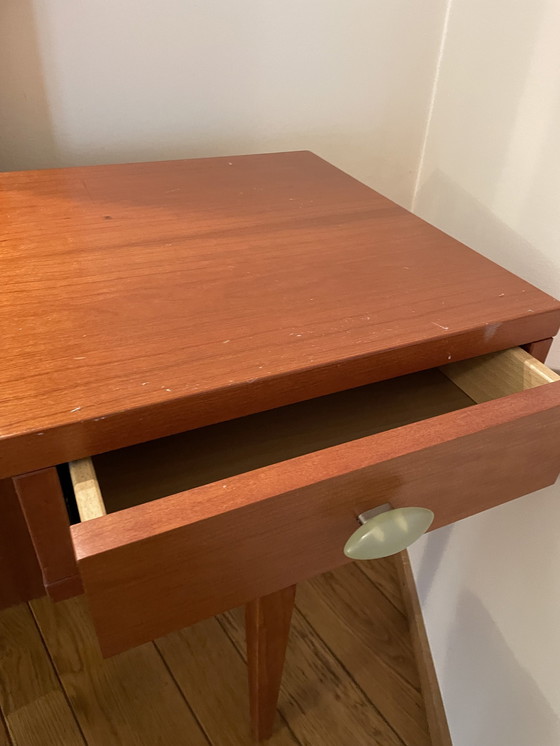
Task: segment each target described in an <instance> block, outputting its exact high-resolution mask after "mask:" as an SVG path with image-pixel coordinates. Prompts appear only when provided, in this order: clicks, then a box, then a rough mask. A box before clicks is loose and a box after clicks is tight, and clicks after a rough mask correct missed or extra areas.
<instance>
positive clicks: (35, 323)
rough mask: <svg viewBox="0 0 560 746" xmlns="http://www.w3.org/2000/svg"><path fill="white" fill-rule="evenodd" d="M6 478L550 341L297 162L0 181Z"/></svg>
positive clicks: (389, 213) (351, 189) (510, 303)
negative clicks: (189, 430)
mask: <svg viewBox="0 0 560 746" xmlns="http://www.w3.org/2000/svg"><path fill="white" fill-rule="evenodd" d="M0 224H1V225H2V232H1V233H2V235H1V237H0V240H1V243H0V247H1V251H0V276H1V281H2V292H1V299H0V308H1V311H0V337H1V342H0V350H1V361H2V365H1V367H0V477H4V476H11V475H14V474H18V473H22V472H25V471H30V470H33V469H37V468H42V467H44V466H49V465H53V464H57V463H60V462H62V461H66V460H70V459H74V458H78V457H82V456H86V455H91V454H95V453H99V452H103V451H107V450H110V449H113V448H117V447H121V446H125V445H130V444H132V443H136V442H140V441H144V440H148V439H151V438H155V437H160V436H164V435H168V434H171V433H175V432H180V431H182V430H186V429H189V428H193V427H198V426H202V425H207V424H210V423H212V422H217V421H220V420H224V419H229V418H232V417H236V416H241V415H244V414H248V413H251V412H256V411H259V410H263V409H268V408H271V407H274V406H279V405H283V404H287V403H290V402H295V401H298V400H303V399H307V398H311V397H314V396H319V395H323V394H326V393H331V392H334V391H337V390H342V389H345V388H349V387H352V386H358V385H361V384H364V383H368V382H373V381H376V380H381V379H384V378H389V377H393V376H396V375H401V374H404V373H408V372H411V371H415V370H420V369H424V368H428V367H433V366H437V365H441V364H443V363H446V362H447V361H448V360H458V359H462V358H466V357H473V356H475V355H478V354H483V353H486V352H491V351H494V350H499V349H504V348H506V347H510V346H514V345H519V344H525V343H528V342H533V341H537V340H540V339H544V338H547V337H552V336H554V335H555V334H556V332H557V330H558V327H559V324H560V304H559V303H558V302H557V301H555V300H554V299H553V298H551V297H550V296H548V295H546V294H545V293H543V292H541V291H539V290H537V289H536V288H534V287H533V286H531V285H530V284H528V283H527V282H524V281H523V280H521V279H520V278H518V277H516V276H515V275H512V274H510V273H509V272H507V271H506V270H504V269H502V268H501V267H499V266H497V265H496V264H494V263H492V262H490V261H488V260H487V259H485V258H483V257H482V256H480V255H479V254H477V253H476V252H474V251H472V250H470V249H468V248H467V247H465V246H463V245H462V244H460V243H458V242H457V241H455V240H453V239H452V238H450V237H449V236H447V235H445V234H444V233H442V232H440V231H438V230H437V229H435V228H433V227H432V226H430V225H428V224H427V223H425V222H424V221H422V220H420V219H419V218H417V217H415V216H413V215H412V214H411V213H409V212H407V211H406V210H404V209H403V208H401V207H398V206H397V205H395V204H394V203H392V202H391V201H389V200H388V199H386V198H384V197H382V196H381V195H379V194H377V193H375V192H374V191H372V190H371V189H369V188H368V187H366V186H364V185H363V184H360V183H359V182H357V181H355V180H354V179H352V178H351V177H350V176H348V175H346V174H344V173H342V172H341V171H339V170H338V169H336V168H334V167H333V166H331V165H329V164H328V163H326V162H325V161H323V160H322V159H320V158H319V157H317V156H315V155H313V154H312V153H309V152H293V153H277V154H267V155H251V156H237V157H230V158H227V157H226V158H211V159H198V160H183V161H168V162H157V163H136V164H125V165H111V166H94V167H83V168H81V167H80V168H70V169H55V170H45V171H26V172H15V173H4V174H0Z"/></svg>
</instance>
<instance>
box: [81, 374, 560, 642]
mask: <svg viewBox="0 0 560 746" xmlns="http://www.w3.org/2000/svg"><path fill="white" fill-rule="evenodd" d="M559 439H560V382H556V383H550V384H548V385H545V386H540V387H537V388H534V389H530V390H527V391H522V392H520V393H518V394H515V395H512V396H507V397H504V398H503V399H498V400H496V401H491V402H485V403H483V404H479V405H477V406H475V407H469V408H467V409H463V410H461V411H459V412H450V413H448V414H442V415H440V416H439V417H435V418H432V419H431V420H427V421H424V422H416V423H413V424H411V425H407V426H405V427H401V428H396V429H394V430H391V431H389V432H383V433H379V434H377V435H373V436H370V437H367V438H362V439H360V440H356V441H353V442H351V443H345V444H343V445H339V446H335V447H333V448H328V449H325V450H323V451H319V452H316V453H312V454H308V455H306V456H301V457H299V458H296V459H291V460H290V461H286V462H283V463H280V464H273V465H271V466H268V467H264V468H262V469H257V470H255V471H252V472H248V473H245V474H240V475H238V476H235V477H232V478H231V479H226V480H221V481H218V482H214V483H212V484H209V485H205V486H202V487H198V488H195V489H193V490H190V491H188V492H185V493H179V494H176V495H172V496H170V497H166V498H162V499H160V500H156V501H154V502H151V503H146V504H143V505H139V506H137V507H134V508H129V509H126V510H122V511H120V512H118V513H113V514H109V515H106V516H103V517H102V518H97V519H94V520H92V521H87V522H86V523H82V524H77V525H75V526H72V528H71V532H72V536H73V541H74V546H75V549H76V556H77V559H78V564H79V568H80V573H81V575H82V578H83V581H84V586H85V588H86V592H87V594H88V596H89V599H90V603H91V608H92V613H93V617H94V621H95V624H96V627H97V631H98V634H99V638H100V641H101V644H102V647H103V649H104V651H105V653H106V654H111V653H114V652H117V651H118V650H122V649H125V648H126V647H130V646H132V645H135V644H138V643H140V642H143V641H145V640H148V639H152V638H153V637H155V636H157V635H160V634H165V633H166V632H168V631H171V630H172V629H176V628H179V627H181V626H185V625H187V624H190V623H193V622H195V621H198V620H199V619H202V618H205V617H208V616H211V615H213V614H215V613H218V612H220V611H223V610H225V609H228V608H231V607H233V606H236V605H238V604H242V603H246V602H248V601H250V600H251V599H253V598H256V597H258V596H261V595H265V594H267V593H272V592H274V591H276V590H279V589H280V588H284V587H287V586H288V585H292V584H294V583H297V582H299V581H301V580H302V579H304V578H308V577H312V576H314V575H317V574H319V573H322V572H325V571H327V570H330V569H332V568H334V567H337V566H339V565H341V564H344V562H345V561H346V560H345V558H344V555H343V554H342V548H343V546H344V543H345V542H346V540H347V538H348V536H349V535H350V534H351V533H352V531H353V530H354V529H355V526H356V516H357V515H359V514H360V513H362V512H364V510H366V509H370V508H373V507H375V506H376V505H380V504H382V503H385V502H391V504H392V505H393V506H394V507H404V506H414V505H422V506H424V507H428V508H431V509H432V510H433V511H434V512H435V516H436V517H435V521H434V523H433V528H436V527H438V526H441V525H445V524H447V523H449V522H452V521H456V520H459V519H461V518H464V517H466V516H469V515H473V514H474V513H477V512H480V511H482V510H486V509H488V508H490V507H493V506H495V505H498V504H500V503H502V502H504V501H506V500H511V499H513V498H515V497H520V496H521V495H524V494H527V493H528V492H531V491H533V490H535V489H539V488H541V487H544V486H546V485H548V484H551V483H552V482H554V480H555V479H556V477H557V475H558V472H559V471H560V453H559V452H558V448H557V443H558V440H559ZM535 463H538V464H539V468H538V469H535V468H534V465H535ZM186 599H188V601H189V602H188V604H187V603H186V602H185V601H186ZM163 600H165V603H163Z"/></svg>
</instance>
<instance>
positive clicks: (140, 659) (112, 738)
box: [26, 597, 208, 746]
mask: <svg viewBox="0 0 560 746" xmlns="http://www.w3.org/2000/svg"><path fill="white" fill-rule="evenodd" d="M31 605H32V609H33V613H34V614H35V618H36V620H37V623H38V625H39V627H40V629H41V632H42V634H43V637H44V638H45V640H46V643H47V645H48V648H49V650H50V653H51V655H52V658H53V661H54V664H55V666H56V668H57V671H58V674H59V676H60V679H61V681H62V684H63V686H64V688H65V690H66V693H67V696H68V699H69V701H70V703H71V705H72V708H73V710H74V713H75V715H76V717H77V719H78V722H79V723H80V726H81V728H82V730H83V732H84V734H85V737H86V740H87V743H88V746H109V744H119V746H160V745H161V746H169V745H170V744H173V746H208V741H207V739H206V736H205V735H204V734H203V732H202V730H201V729H200V727H199V726H198V723H197V722H196V720H195V718H194V716H193V714H192V712H191V710H190V709H189V707H188V706H187V704H186V702H185V700H184V699H183V697H182V695H181V693H180V691H179V689H178V688H177V686H176V684H175V682H174V680H173V678H172V677H171V675H170V674H169V671H168V670H167V668H166V667H165V665H164V663H163V661H162V659H161V657H160V655H159V654H158V651H157V650H156V648H155V646H154V645H153V644H152V643H149V644H146V645H143V646H141V647H139V648H135V649H134V650H130V651H128V652H126V653H122V654H121V655H117V656H114V657H113V658H109V659H105V660H104V659H103V658H101V654H100V652H99V648H98V645H97V642H96V640H95V635H94V631H93V627H92V623H91V619H90V615H89V612H88V610H87V607H86V605H85V600H84V599H83V597H76V598H72V599H69V600H68V601H64V602H61V603H58V604H53V603H52V602H51V601H50V600H49V599H47V598H43V599H39V600H37V601H33V602H32V604H31ZM44 743H45V742H43V746H44ZM53 743H65V742H64V741H60V742H56V741H53ZM26 746H27V744H26ZM65 746H66V744H65Z"/></svg>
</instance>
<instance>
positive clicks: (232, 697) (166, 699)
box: [0, 559, 430, 746]
mask: <svg viewBox="0 0 560 746" xmlns="http://www.w3.org/2000/svg"><path fill="white" fill-rule="evenodd" d="M242 621H243V614H242V611H241V610H235V611H232V612H229V613H227V614H224V615H222V616H220V617H217V618H215V619H210V620H208V621H205V622H201V623H200V624H198V625H196V626H194V627H190V628H188V629H184V630H182V631H180V632H177V633H174V634H171V635H168V636H167V637H164V638H162V639H159V640H157V641H156V642H155V643H150V644H147V645H144V646H142V647H141V648H137V649H135V650H131V651H129V652H127V653H123V654H121V655H118V656H115V657H114V658H111V659H109V660H103V659H102V658H101V657H100V654H99V652H98V649H97V646H96V643H95V638H94V634H93V631H92V627H91V622H90V619H89V615H88V611H87V607H86V605H85V602H84V600H83V598H74V599H71V600H69V601H65V602H63V603H60V604H53V603H51V602H50V601H49V600H47V599H46V598H43V599H39V600H37V601H33V602H31V604H29V606H28V605H21V606H16V607H13V608H11V609H7V610H5V611H2V612H0V678H1V682H0V683H1V689H0V705H1V710H2V718H3V719H2V720H1V721H0V746H8V745H10V744H12V745H13V746H74V744H76V745H77V744H82V745H83V744H84V743H85V744H90V746H137V745H144V744H145V745H146V746H159V745H160V744H161V746H183V745H184V746H208V745H209V744H212V745H213V746H238V745H241V744H250V743H251V738H250V735H249V727H248V714H247V713H248V702H247V684H246V672H245V664H244V654H245V653H244V638H243V626H242ZM268 743H269V744H274V746H296V745H297V744H300V745H301V746H331V744H332V746H402V745H403V744H405V745H406V746H428V745H429V744H430V738H429V735H428V726H427V723H426V714H425V710H424V703H423V701H422V697H421V694H420V685H419V680H418V672H417V669H416V665H415V661H414V656H413V653H412V648H411V641H410V637H409V632H408V626H407V618H406V615H405V610H404V605H403V600H402V598H401V594H400V591H399V586H398V582H397V576H396V572H395V565H394V563H393V561H392V559H388V560H383V561H377V562H375V563H360V564H359V565H358V564H356V565H347V566H345V567H343V568H341V569H340V570H337V571H336V572H334V573H329V574H326V575H323V576H322V577H320V578H317V579H314V580H311V581H309V582H307V583H305V584H302V585H301V586H299V588H298V596H297V610H296V612H295V617H294V622H293V629H292V634H291V637H290V643H289V647H288V654H287V661H286V669H285V674H284V681H283V687H282V692H281V695H280V704H279V715H278V718H277V724H276V731H275V734H274V736H273V737H272V738H271V739H270V740H269V741H268Z"/></svg>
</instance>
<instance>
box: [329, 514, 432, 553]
mask: <svg viewBox="0 0 560 746" xmlns="http://www.w3.org/2000/svg"><path fill="white" fill-rule="evenodd" d="M358 520H359V521H360V523H361V524H362V525H361V526H360V528H358V529H356V531H354V533H353V534H352V536H351V537H350V538H349V539H348V541H347V542H346V545H345V547H344V554H345V555H346V556H347V557H350V558H351V559H355V560H370V559H380V558H381V557H388V556H389V555H390V554H396V553H397V552H402V550H403V549H406V548H407V547H409V546H410V545H411V544H413V543H414V542H415V541H416V539H419V538H420V537H421V536H422V534H425V533H426V531H427V530H428V529H429V528H430V526H431V525H432V521H433V520H434V514H433V513H432V511H431V510H428V508H395V509H392V508H391V506H390V505H380V506H379V507H378V508H374V509H373V510H369V511H367V512H366V513H362V514H361V515H360V516H358Z"/></svg>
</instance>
